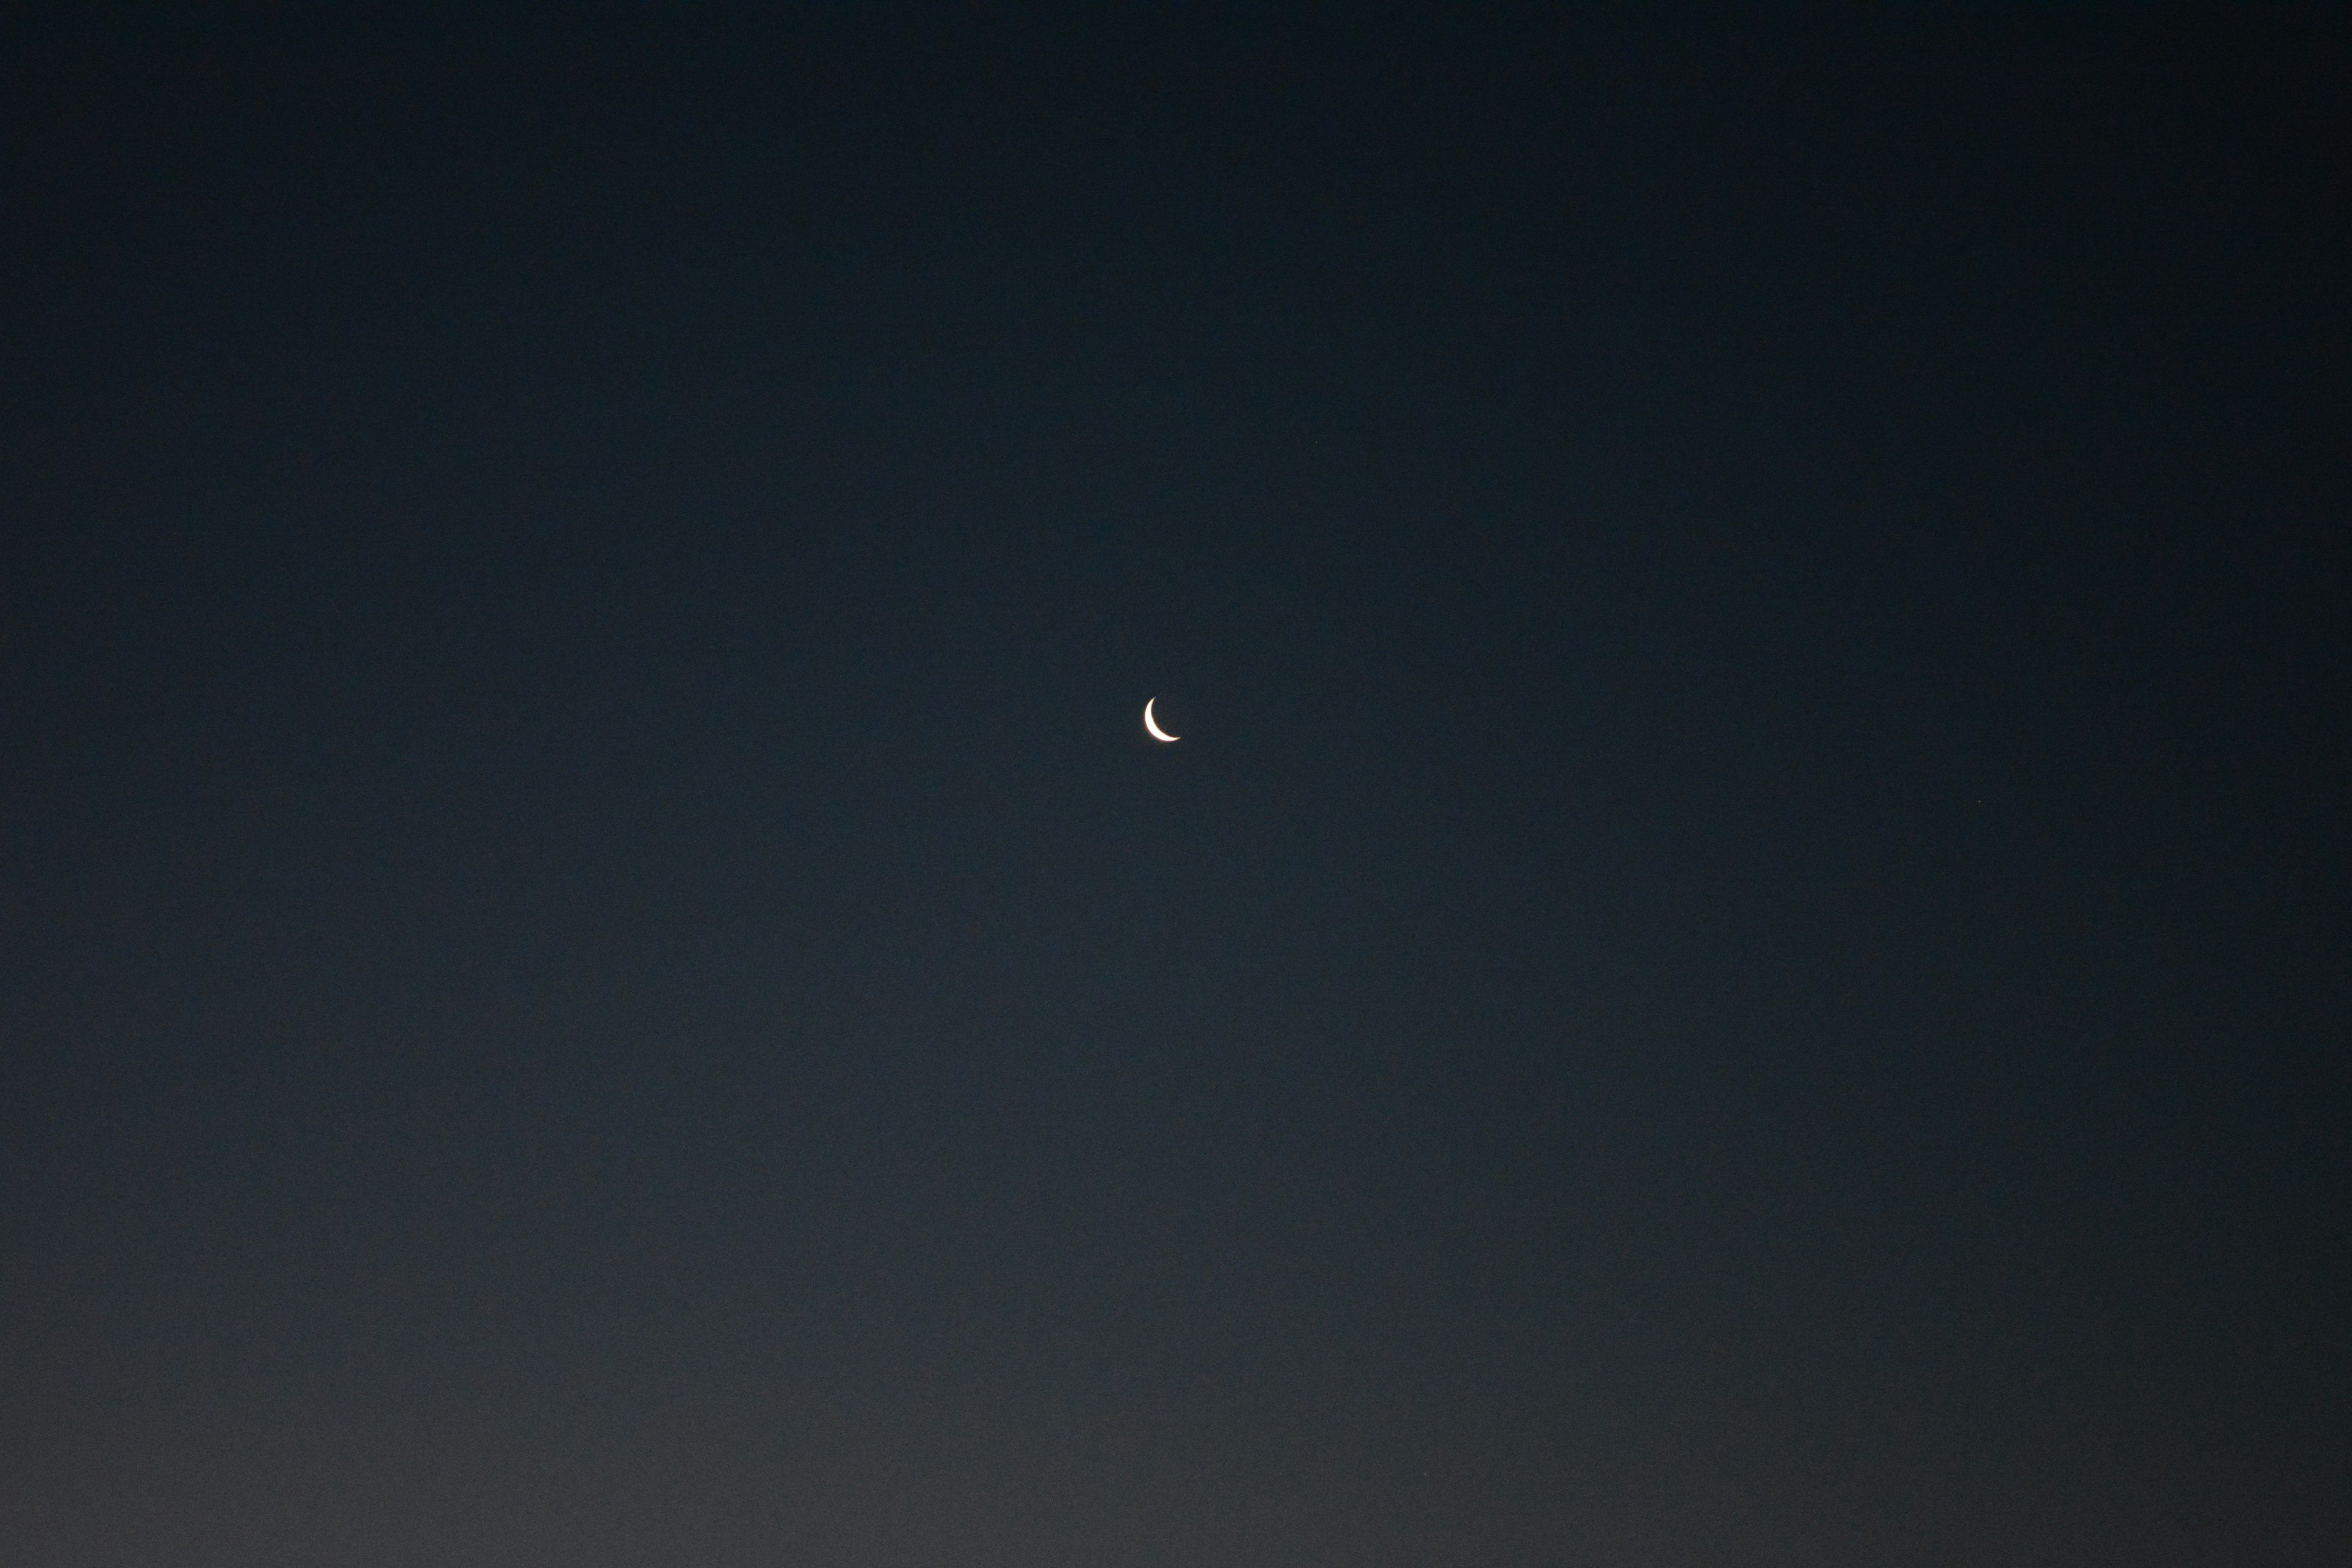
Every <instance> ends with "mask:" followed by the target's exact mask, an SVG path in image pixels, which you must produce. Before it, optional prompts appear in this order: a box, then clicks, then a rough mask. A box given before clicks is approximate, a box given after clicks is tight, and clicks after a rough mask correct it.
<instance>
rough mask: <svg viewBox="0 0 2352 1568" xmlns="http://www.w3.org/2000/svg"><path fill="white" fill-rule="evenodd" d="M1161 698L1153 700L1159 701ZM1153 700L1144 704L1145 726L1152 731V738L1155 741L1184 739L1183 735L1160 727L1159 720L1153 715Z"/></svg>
mask: <svg viewBox="0 0 2352 1568" xmlns="http://www.w3.org/2000/svg"><path fill="white" fill-rule="evenodd" d="M1159 700H1160V699H1158V698H1157V697H1155V698H1153V699H1152V700H1151V702H1157V701H1159ZM1151 702H1146V703H1145V704H1144V705H1143V727H1144V728H1145V729H1147V730H1149V731H1151V738H1152V739H1153V740H1155V741H1167V742H1171V743H1172V742H1176V741H1178V740H1181V739H1182V737H1181V736H1178V735H1171V734H1170V733H1169V732H1168V731H1165V730H1163V729H1161V728H1160V725H1159V722H1158V721H1156V720H1154V719H1153V718H1152V717H1151Z"/></svg>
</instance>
